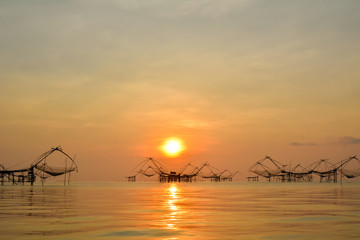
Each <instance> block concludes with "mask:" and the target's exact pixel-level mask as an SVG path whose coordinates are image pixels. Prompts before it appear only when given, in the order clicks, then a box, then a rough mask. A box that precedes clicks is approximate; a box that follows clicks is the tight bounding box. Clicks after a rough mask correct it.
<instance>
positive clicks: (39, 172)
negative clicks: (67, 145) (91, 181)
mask: <svg viewBox="0 0 360 240" xmlns="http://www.w3.org/2000/svg"><path fill="white" fill-rule="evenodd" d="M74 159H75V157H74V158H72V157H70V156H69V155H68V154H67V153H65V152H64V151H63V150H62V148H61V147H60V146H59V147H55V148H51V149H50V150H49V151H47V152H45V153H43V154H41V155H40V156H39V157H38V158H37V159H35V161H34V162H33V163H32V164H31V167H30V168H34V169H36V171H35V175H36V176H38V177H40V178H41V179H42V180H43V181H44V180H45V179H48V178H50V177H57V176H61V175H65V177H66V175H67V177H68V180H69V179H70V173H71V172H74V171H76V172H77V171H78V167H77V165H76V163H75V160H74ZM65 179H66V178H65Z"/></svg>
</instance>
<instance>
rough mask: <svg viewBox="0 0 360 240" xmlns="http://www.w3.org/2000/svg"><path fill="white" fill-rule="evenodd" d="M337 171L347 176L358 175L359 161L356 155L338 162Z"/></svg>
mask: <svg viewBox="0 0 360 240" xmlns="http://www.w3.org/2000/svg"><path fill="white" fill-rule="evenodd" d="M338 166H339V171H340V173H341V174H343V175H344V176H345V177H347V178H356V177H359V176H360V161H359V159H358V158H356V156H354V157H350V158H348V159H346V160H343V161H341V162H339V163H338Z"/></svg>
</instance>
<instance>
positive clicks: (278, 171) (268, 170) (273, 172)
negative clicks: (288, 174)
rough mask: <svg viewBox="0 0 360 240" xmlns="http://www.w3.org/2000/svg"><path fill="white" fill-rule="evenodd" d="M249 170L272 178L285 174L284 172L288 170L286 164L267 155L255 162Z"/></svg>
mask: <svg viewBox="0 0 360 240" xmlns="http://www.w3.org/2000/svg"><path fill="white" fill-rule="evenodd" d="M249 171H250V172H252V173H254V174H256V175H259V176H261V177H264V178H267V179H269V180H270V179H271V178H273V177H282V176H284V174H283V172H284V171H286V165H283V164H282V163H280V162H278V161H276V160H274V159H272V158H271V157H269V156H266V157H265V158H264V159H261V160H260V161H257V162H256V163H255V164H253V165H252V166H251V167H250V168H249Z"/></svg>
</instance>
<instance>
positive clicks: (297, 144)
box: [290, 142, 317, 146]
mask: <svg viewBox="0 0 360 240" xmlns="http://www.w3.org/2000/svg"><path fill="white" fill-rule="evenodd" d="M290 145H291V146H315V145H317V144H316V143H299V142H292V143H290Z"/></svg>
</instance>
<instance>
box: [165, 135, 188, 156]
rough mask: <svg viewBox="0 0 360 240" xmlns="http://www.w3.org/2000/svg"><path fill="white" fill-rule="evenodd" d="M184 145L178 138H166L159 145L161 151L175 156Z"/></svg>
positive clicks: (182, 149)
mask: <svg viewBox="0 0 360 240" xmlns="http://www.w3.org/2000/svg"><path fill="white" fill-rule="evenodd" d="M184 149H185V147H184V144H183V142H182V141H181V140H180V139H178V138H168V139H166V140H165V141H164V144H163V145H162V146H161V151H163V152H164V153H165V154H166V155H167V156H168V157H177V156H179V155H180V153H181V152H182V151H184Z"/></svg>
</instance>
